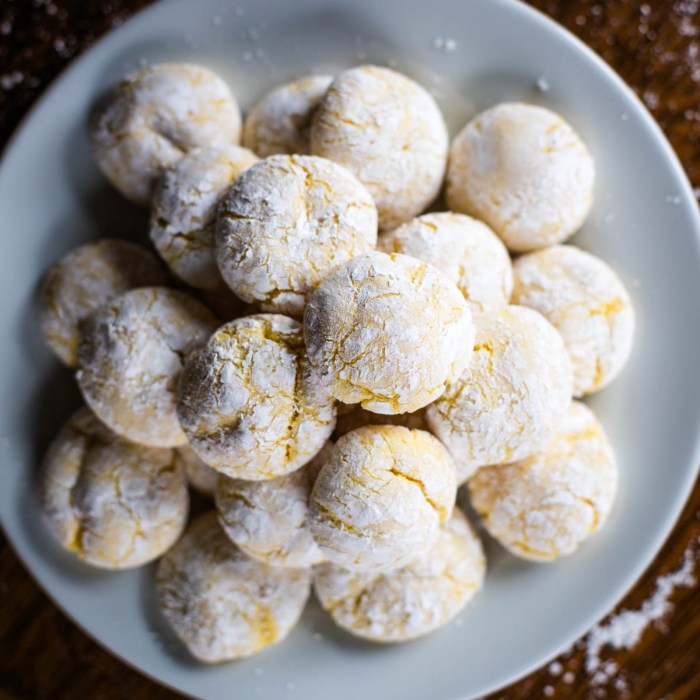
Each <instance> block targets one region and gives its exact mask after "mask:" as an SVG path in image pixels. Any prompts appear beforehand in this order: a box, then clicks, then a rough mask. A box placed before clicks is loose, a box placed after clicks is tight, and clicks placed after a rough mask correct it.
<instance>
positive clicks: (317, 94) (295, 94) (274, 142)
mask: <svg viewBox="0 0 700 700" xmlns="http://www.w3.org/2000/svg"><path fill="white" fill-rule="evenodd" d="M332 80H333V78H332V77H331V76H330V75H310V76H308V77H306V78H301V79H300V80H295V81H293V82H291V83H287V84H286V85H280V87H278V88H275V89H274V90H273V91H272V92H269V93H268V94H267V95H265V97H263V98H262V99H261V100H260V101H259V102H258V103H257V104H255V106H254V107H253V108H252V109H251V110H250V112H249V113H248V116H247V117H246V120H245V124H244V125H243V145H244V146H245V147H246V148H250V150H251V151H254V152H255V153H257V154H258V155H259V156H260V157H262V158H266V157H267V156H273V155H275V154H277V153H282V154H289V155H291V154H294V153H297V154H300V155H308V154H309V153H310V152H311V150H310V144H309V130H310V129H311V119H312V118H313V115H314V113H315V112H316V108H317V107H318V105H319V103H320V102H321V98H322V97H323V96H324V95H325V93H326V90H327V89H328V86H329V85H330V84H331V81H332Z"/></svg>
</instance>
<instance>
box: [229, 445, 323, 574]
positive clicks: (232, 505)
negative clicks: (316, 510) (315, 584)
mask: <svg viewBox="0 0 700 700" xmlns="http://www.w3.org/2000/svg"><path fill="white" fill-rule="evenodd" d="M332 449H333V445H332V443H330V442H327V443H326V444H325V445H324V446H323V447H322V448H321V451H320V452H319V453H318V454H317V455H316V456H315V457H314V458H313V459H312V460H311V461H310V462H308V463H307V464H306V465H304V466H303V467H302V468H301V469H297V470H296V471H294V472H292V473H291V474H286V475H285V476H278V477H277V478H276V479H267V480H266V481H243V480H242V479H229V478H227V477H221V480H220V482H219V487H218V489H217V491H216V508H217V511H218V513H219V524H220V525H221V527H223V529H224V532H225V533H226V534H227V535H228V537H229V538H230V539H231V540H232V541H233V542H235V544H236V545H238V547H240V548H241V550H242V551H243V552H245V553H246V554H247V555H248V556H249V557H253V559H259V560H260V561H264V562H266V563H267V564H270V565H272V566H291V567H301V568H304V567H310V566H314V565H315V564H319V563H320V562H322V561H324V560H325V557H324V556H323V554H321V550H320V549H319V548H318V545H317V544H316V542H315V541H314V539H313V537H312V535H311V530H310V528H309V523H308V514H309V495H310V494H311V489H312V487H313V485H314V481H316V477H317V476H318V472H319V471H320V469H321V467H322V466H323V465H324V464H325V463H326V461H327V460H328V458H329V456H330V453H331V450H332Z"/></svg>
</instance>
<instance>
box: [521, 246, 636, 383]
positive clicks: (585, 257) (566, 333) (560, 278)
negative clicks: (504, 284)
mask: <svg viewBox="0 0 700 700" xmlns="http://www.w3.org/2000/svg"><path fill="white" fill-rule="evenodd" d="M513 272H514V275H515V287H514V289H513V303H514V304H522V305H523V306H528V307H530V308H531V309H535V311H539V312H540V313H541V314H542V315H543V316H544V317H545V318H546V319H547V320H548V321H549V322H550V323H551V324H552V325H553V326H554V327H555V328H556V329H557V330H558V331H559V333H561V336H562V338H564V343H565V344H566V349H567V350H568V351H569V356H570V357H571V363H572V366H573V371H574V396H582V395H583V394H590V393H592V392H594V391H598V390H599V389H602V388H603V387H605V386H607V385H608V384H609V383H610V382H611V381H613V379H615V377H617V376H618V374H620V372H621V371H622V369H623V368H624V366H625V364H627V360H628V359H629V356H630V353H631V352H632V341H633V340H634V326H635V320H634V309H633V308H632V300H631V299H630V295H629V293H628V291H627V289H626V288H625V286H624V284H623V283H622V280H620V278H619V277H618V275H617V273H616V272H615V271H614V270H613V269H612V268H611V267H610V266H609V265H608V264H607V263H605V262H603V261H602V260H601V259H600V258H597V257H596V256H595V255H591V254H590V253H586V252H584V251H583V250H580V249H579V248H576V247H574V246H571V245H559V246H552V247H551V248H546V249H545V250H539V251H537V252H535V253H530V254H529V255H523V256H522V257H520V258H518V260H516V262H515V266H514V268H513Z"/></svg>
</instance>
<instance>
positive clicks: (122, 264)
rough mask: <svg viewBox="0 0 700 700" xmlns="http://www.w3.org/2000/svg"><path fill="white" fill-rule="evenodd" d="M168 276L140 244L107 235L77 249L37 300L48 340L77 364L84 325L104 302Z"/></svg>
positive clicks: (55, 269) (63, 358) (55, 270)
mask: <svg viewBox="0 0 700 700" xmlns="http://www.w3.org/2000/svg"><path fill="white" fill-rule="evenodd" d="M165 281H166V273H165V270H164V269H163V266H162V265H161V264H160V262H159V261H158V259H157V258H156V257H155V256H154V255H153V254H152V253H151V252H150V251H148V250H146V248H143V247H142V246H140V245H138V244H137V243H131V242H130V241H122V240H118V239H114V238H104V239H102V240H101V241H95V242H94V243H86V244H85V245H82V246H80V247H79V248H75V249H74V250H72V251H71V252H70V253H68V255H66V256H65V257H64V258H62V259H61V260H59V262H57V263H56V264H55V265H53V266H52V267H51V269H50V270H49V271H48V272H47V273H46V277H45V278H44V283H43V285H42V288H41V298H40V301H39V304H40V308H39V323H40V324H41V331H42V333H43V335H44V339H45V340H46V342H47V343H48V345H49V347H50V348H51V349H52V350H53V351H54V352H55V353H56V355H58V357H59V359H60V360H61V361H62V362H63V363H64V364H66V365H68V366H69V367H75V365H76V363H77V361H78V341H79V340H80V329H81V327H82V324H83V323H84V322H85V321H86V320H87V319H88V318H89V317H90V316H92V314H93V313H94V312H95V311H96V310H97V309H99V308H100V306H102V305H103V304H106V303H107V302H108V301H110V300H112V299H113V298H114V297H116V296H118V295H120V294H123V293H124V292H126V291H128V290H130V289H134V288H136V287H149V286H152V285H160V284H165Z"/></svg>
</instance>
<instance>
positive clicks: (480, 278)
mask: <svg viewBox="0 0 700 700" xmlns="http://www.w3.org/2000/svg"><path fill="white" fill-rule="evenodd" d="M377 248H378V249H379V250H382V251H384V252H385V253H402V254H403V255H411V256H412V257H414V258H418V260H422V261H423V262H427V263H430V264H431V265H434V266H435V267H437V269H438V270H440V272H442V273H443V274H444V275H445V276H446V277H447V278H448V279H449V280H451V281H452V282H454V283H455V284H456V285H457V286H458V287H459V290H460V291H461V292H462V294H464V296H465V297H466V299H467V301H468V302H469V304H470V306H471V307H472V309H474V310H476V311H479V310H482V309H484V308H486V307H489V306H498V305H500V306H502V305H503V304H507V303H508V301H509V300H510V294H511V292H512V290H513V266H512V265H511V262H510V257H509V255H508V251H507V250H506V247H505V246H504V245H503V242H502V241H501V239H500V238H498V236H497V235H496V234H495V233H494V232H493V231H492V230H491V229H490V228H489V227H488V226H487V225H486V224H484V223H482V222H481V221H477V220H476V219H472V218H471V217H470V216H466V215H465V214H455V213H454V212H451V211H446V212H439V213H436V214H424V215H423V216H419V217H417V218H415V219H412V220H411V221H408V222H406V223H405V224H403V226H399V228H397V229H394V230H393V231H390V232H388V233H385V234H383V235H382V236H380V237H379V243H378V245H377Z"/></svg>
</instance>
